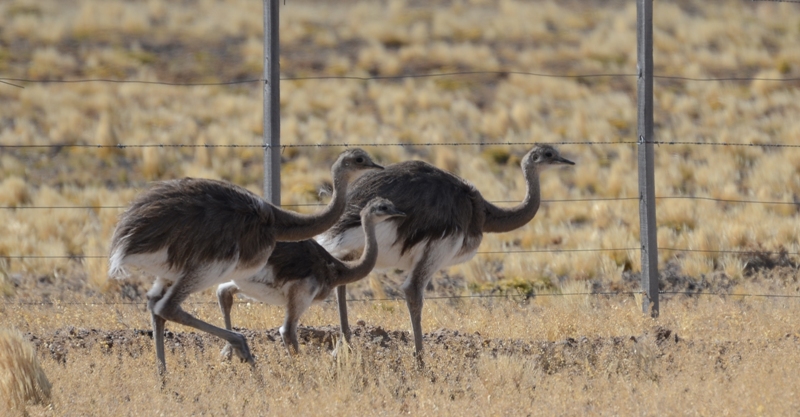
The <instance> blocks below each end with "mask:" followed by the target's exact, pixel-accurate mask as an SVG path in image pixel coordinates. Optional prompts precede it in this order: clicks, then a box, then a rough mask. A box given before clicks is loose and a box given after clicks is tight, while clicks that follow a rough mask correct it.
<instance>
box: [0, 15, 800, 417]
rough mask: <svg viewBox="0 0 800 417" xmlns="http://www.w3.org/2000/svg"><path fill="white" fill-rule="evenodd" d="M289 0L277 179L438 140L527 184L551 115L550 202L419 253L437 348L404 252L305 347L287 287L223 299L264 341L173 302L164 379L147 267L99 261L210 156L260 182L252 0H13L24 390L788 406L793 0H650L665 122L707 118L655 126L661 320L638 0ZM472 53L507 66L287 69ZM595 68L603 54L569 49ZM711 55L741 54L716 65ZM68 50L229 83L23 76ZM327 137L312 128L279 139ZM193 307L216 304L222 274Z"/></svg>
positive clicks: (447, 149)
mask: <svg viewBox="0 0 800 417" xmlns="http://www.w3.org/2000/svg"><path fill="white" fill-rule="evenodd" d="M280 7H281V11H280V13H281V34H280V36H281V48H282V49H281V74H282V77H284V78H293V80H288V79H287V80H284V81H282V82H281V129H282V130H281V140H282V143H283V144H286V145H290V146H289V147H287V148H286V149H285V150H284V151H283V155H282V157H283V168H282V197H283V201H282V203H283V204H284V206H286V207H288V208H292V209H297V210H301V211H308V210H314V209H316V206H315V205H316V204H319V203H324V202H325V201H326V200H325V197H320V196H319V193H318V191H319V189H320V188H324V187H325V186H327V185H328V184H329V182H330V172H329V167H330V164H331V163H332V161H333V159H334V158H335V156H336V155H337V154H338V153H339V152H340V151H341V150H342V149H343V148H342V147H341V146H327V145H337V144H344V143H347V144H351V145H359V144H360V145H364V146H365V149H366V150H367V151H368V152H370V153H371V154H372V155H373V156H374V157H375V158H376V159H377V160H379V161H380V162H381V163H384V164H389V163H393V162H398V161H403V160H408V159H422V160H425V161H428V162H430V163H433V164H435V165H437V166H439V167H441V168H445V169H448V170H450V171H453V172H455V173H457V174H459V175H461V176H462V177H464V178H466V179H468V180H470V181H471V182H473V183H474V184H475V186H476V187H477V188H478V189H479V190H481V191H482V193H483V194H484V196H486V197H487V199H489V200H492V201H499V202H501V203H498V204H513V203H514V202H516V201H519V200H520V199H522V197H523V195H524V180H523V178H522V175H521V171H520V169H519V166H518V162H519V157H520V156H521V155H522V154H523V153H524V152H525V151H526V150H527V149H528V148H529V147H530V146H531V145H513V146H509V145H503V144H498V143H500V142H514V143H526V144H532V143H534V142H551V143H563V142H567V143H568V144H561V145H559V149H560V150H561V151H562V153H564V154H565V156H567V157H568V158H570V159H572V160H574V161H575V162H576V163H577V165H576V166H574V167H570V168H563V169H558V170H551V171H547V172H545V173H544V174H543V176H542V195H543V199H545V200H551V201H546V202H545V203H543V204H542V207H541V209H540V211H539V213H538V214H537V216H536V217H535V218H534V220H533V221H532V222H531V223H530V224H529V225H527V226H525V227H523V228H521V229H520V230H518V231H516V232H513V233H507V234H500V235H488V236H485V238H484V243H483V245H482V246H481V249H480V251H481V252H487V253H479V254H478V255H477V256H476V257H475V259H473V260H472V261H471V262H469V263H466V264H463V265H460V266H456V267H453V268H450V269H449V270H447V271H443V273H440V274H437V276H436V278H434V282H433V285H432V288H430V289H429V291H428V294H427V295H428V296H429V297H430V300H429V301H427V302H426V307H425V311H424V313H423V328H424V330H425V331H426V332H427V334H426V340H425V346H426V349H427V351H426V353H425V362H426V368H425V369H424V370H418V369H416V367H415V365H414V361H413V359H412V351H413V344H412V343H411V342H410V337H409V328H410V326H409V323H408V318H407V312H406V308H405V303H404V302H403V301H402V300H397V298H398V297H399V295H400V293H399V291H398V285H399V283H400V282H401V281H402V275H401V274H398V273H394V272H390V273H386V274H372V275H371V276H370V277H369V278H367V279H365V280H364V281H363V282H361V283H359V284H357V285H354V286H352V287H351V288H349V293H350V296H351V297H352V298H354V299H357V300H360V301H354V302H351V303H350V311H351V313H350V316H351V322H352V324H353V328H354V331H355V335H354V340H353V346H352V349H351V350H345V351H344V353H342V354H339V355H338V356H336V357H334V356H333V355H331V348H332V346H333V344H335V343H336V337H337V331H338V327H337V326H335V325H336V323H337V322H338V319H337V315H336V309H335V304H334V303H331V302H326V303H323V304H322V305H320V306H317V307H312V308H311V310H310V311H309V312H308V313H306V315H305V316H304V317H303V320H302V322H301V339H302V344H301V350H302V353H301V354H300V355H299V356H297V357H294V358H292V357H289V356H288V355H287V354H286V351H285V349H284V348H283V346H282V344H281V343H280V337H279V336H278V333H277V327H278V326H279V325H280V323H281V321H282V317H283V311H282V309H281V308H278V307H273V306H265V305H261V304H256V303H252V304H251V303H247V302H245V301H240V302H238V303H237V305H236V306H235V307H234V310H233V320H234V325H235V326H237V327H239V328H241V329H242V331H243V332H244V333H245V334H246V335H247V336H248V340H249V342H250V344H251V348H252V349H253V350H254V353H255V355H256V356H257V362H258V366H257V368H256V369H255V370H251V369H250V368H248V367H247V366H246V365H243V364H239V363H229V362H222V361H220V359H219V351H220V349H221V348H222V342H220V341H219V340H217V339H214V338H213V337H210V336H207V335H205V334H198V333H196V332H194V331H193V330H192V329H187V328H184V327H181V326H178V325H174V324H172V323H170V324H168V325H167V328H168V331H169V333H168V335H167V343H168V347H167V366H168V368H169V370H170V372H169V374H168V375H167V377H166V379H165V382H164V383H163V384H162V382H161V381H160V379H159V378H158V376H157V375H156V372H155V369H156V367H155V354H154V351H153V347H152V340H151V334H150V333H148V331H149V329H150V324H149V314H148V312H147V311H146V309H145V306H144V304H143V300H144V292H146V291H147V289H148V286H149V282H150V281H149V279H150V278H149V277H146V276H134V277H132V278H130V279H128V280H126V281H110V280H109V279H108V278H107V276H106V268H107V262H106V260H105V256H106V255H107V252H108V241H109V238H110V236H111V233H112V231H113V229H114V226H115V224H116V218H117V216H118V215H119V213H120V212H121V210H122V209H123V208H124V206H125V205H126V204H127V203H128V202H129V201H130V200H131V199H132V198H133V196H134V195H136V194H137V193H138V192H139V191H141V190H142V189H144V188H145V187H146V186H147V184H148V183H149V182H150V181H154V180H163V179H171V178H180V177H184V176H195V177H206V178H218V179H225V180H228V181H232V182H235V183H237V184H240V185H243V186H246V187H248V188H249V189H251V190H253V191H255V192H257V193H261V191H260V190H261V187H262V176H263V152H262V149H261V148H259V147H228V146H219V145H259V144H260V143H261V134H262V93H261V86H260V84H259V83H258V82H244V81H247V80H252V79H258V78H259V77H260V76H261V71H262V59H263V55H262V38H261V30H262V3H261V2H260V1H257V0H233V1H213V0H197V1H181V2H170V1H166V0H142V1H138V0H125V1H123V0H102V1H100V0H97V1H88V0H36V1H34V0H25V1H23V0H6V1H3V2H0V146H2V147H0V297H2V298H0V312H1V313H0V317H2V326H3V327H8V328H11V329H16V330H19V331H20V332H23V334H24V335H25V337H27V338H28V340H30V341H31V343H32V344H33V345H34V346H35V347H36V349H37V353H38V355H39V359H40V361H41V363H42V367H43V369H44V370H45V372H46V373H47V377H48V378H49V380H50V382H51V383H52V404H51V405H50V406H31V407H28V409H27V412H28V413H29V414H30V415H54V416H55V415H58V416H61V415H76V416H77V415H107V414H108V413H109V412H110V413H113V414H114V415H268V414H269V415H273V414H274V415H286V414H289V413H291V414H296V415H311V414H320V413H323V414H344V415H351V414H356V413H358V414H365V413H366V414H387V415H396V414H408V413H410V414H414V415H465V414H471V415H473V414H474V415H526V414H531V415H575V414H586V415H632V414H633V415H655V414H668V415H674V414H691V415H787V414H796V412H797V410H798V409H800V400H798V398H800V397H798V393H800V378H798V376H797V369H798V366H799V365H800V349H799V348H800V315H798V314H797V311H798V308H799V307H800V298H797V297H800V283H798V258H799V257H798V252H800V242H799V241H798V239H799V238H800V215H799V214H798V202H800V118H798V117H797V116H798V115H799V114H800V5H798V4H789V3H775V2H751V1H744V0H740V1H715V2H705V1H699V0H695V1H691V0H686V1H677V0H676V1H661V0H659V1H656V2H655V3H654V28H655V29H654V35H655V42H654V43H655V66H656V74H657V75H658V76H660V77H659V78H657V79H656V82H655V108H656V112H655V120H656V129H655V134H656V140H658V141H665V142H703V143H705V144H704V145H697V144H681V145H670V144H664V145H659V146H658V147H657V148H656V150H655V155H656V187H657V193H656V194H657V196H659V197H661V198H660V199H659V200H658V203H657V220H658V224H659V229H658V240H659V247H660V248H662V250H661V251H660V254H659V266H660V269H661V271H662V280H661V287H662V289H663V290H664V291H665V292H667V293H666V294H664V299H663V301H662V306H661V307H662V308H661V316H660V317H659V318H658V319H651V318H649V317H648V316H646V315H643V314H642V313H641V311H640V304H641V299H640V295H638V294H637V291H638V288H639V282H638V280H639V271H640V254H639V251H638V250H635V249H634V248H637V247H639V220H638V202H637V201H636V200H635V198H636V197H637V195H638V192H637V176H636V175H637V174H636V168H637V167H636V147H635V145H632V144H631V142H634V141H635V140H636V123H637V120H636V78H635V77H634V76H633V74H635V73H636V53H635V51H636V27H635V25H636V8H635V2H634V1H633V0H628V1H617V0H590V1H580V2H578V1H566V2H556V1H544V0H526V1H499V2H496V1H481V0H474V1H431V2H419V1H408V2H404V1H379V0H363V1H339V2H318V1H304V0H289V1H287V2H286V4H285V5H284V4H283V3H281V6H280ZM464 71H466V72H470V71H471V72H480V71H486V72H501V73H499V74H498V73H484V74H472V75H457V76H441V77H418V78H416V77H411V78H384V79H373V80H369V81H363V80H355V79H305V80H298V79H297V78H304V77H323V76H354V77H374V76H379V77H393V76H399V75H409V74H436V73H445V72H464ZM515 72H528V73H538V74H551V75H560V76H569V77H549V76H536V75H525V74H515ZM598 74H606V75H608V76H590V77H575V76H577V75H598ZM720 78H726V79H727V78H736V80H728V81H714V80H709V79H720ZM80 79H104V80H138V81H148V82H162V83H194V84H197V83H208V84H214V83H225V82H232V81H242V83H238V84H231V85H205V86H197V85H195V86H176V85H162V84H154V83H115V82H107V81H106V82H100V81H96V82H80V83H41V82H30V81H25V80H58V81H65V80H80ZM781 80H783V81H781ZM21 87H24V88H21ZM598 142H602V144H600V143H598ZM399 143H402V144H405V145H406V146H397V145H396V144H399ZM475 143H484V144H487V145H484V146H478V145H473V144H475ZM116 144H124V145H161V144H163V145H192V146H191V147H177V146H168V147H158V146H149V147H126V148H116V147H113V146H112V145H116ZM206 144H208V145H215V147H196V146H195V145H206ZM316 144H322V145H326V146H323V147H315V146H310V147H305V146H292V145H316ZM375 144H384V145H386V146H367V145H375ZM457 144H464V145H461V146H458V145H457ZM466 144H470V145H466ZM712 144H726V145H724V146H712ZM743 144H753V145H757V146H735V145H743ZM31 145H45V146H41V147H35V146H31ZM50 145H56V146H50ZM73 145H103V146H104V147H96V146H73ZM769 145H790V146H781V147H778V146H769ZM687 196H691V197H695V198H681V197H687ZM627 198H634V199H630V200H628V199H627ZM565 200H572V201H565ZM720 200H725V201H720ZM742 201H755V203H744V202H742ZM764 202H769V203H770V204H766V203H764ZM610 249H616V250H610ZM676 249H680V250H676ZM540 250H545V251H547V250H567V251H565V252H533V251H540ZM569 250H573V251H569ZM574 250H587V251H574ZM600 293H602V294H600ZM712 294H713V295H712ZM763 295H772V296H770V297H765V296H763ZM488 296H492V297H491V298H490V297H488ZM436 297H439V298H436ZM447 297H450V298H447ZM453 297H461V298H453ZM376 299H378V301H374V300H376ZM185 307H186V309H187V310H188V311H190V312H192V313H193V314H197V315H198V317H200V318H203V319H205V320H208V321H210V322H212V323H216V324H218V325H221V323H222V319H221V314H220V313H219V312H218V309H217V307H216V305H215V297H214V296H213V291H211V290H209V291H207V292H205V293H201V294H196V295H194V296H193V297H192V298H191V299H190V300H189V301H188V302H187V303H186V304H185Z"/></svg>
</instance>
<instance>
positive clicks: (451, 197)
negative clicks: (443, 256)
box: [328, 161, 486, 252]
mask: <svg viewBox="0 0 800 417" xmlns="http://www.w3.org/2000/svg"><path fill="white" fill-rule="evenodd" d="M375 197H383V198H386V199H388V200H390V201H392V202H393V203H394V205H395V207H397V209H398V210H400V211H402V212H404V213H406V217H399V218H396V219H388V220H387V221H390V222H395V224H396V225H397V232H398V238H397V242H395V244H398V243H400V244H402V245H403V247H402V252H405V251H407V250H408V249H410V248H411V247H413V246H414V245H416V244H417V243H420V242H422V241H423V240H426V239H429V238H434V239H442V238H445V237H448V236H451V235H454V234H456V233H464V234H465V236H480V235H481V233H482V227H483V223H484V221H485V216H486V213H485V208H484V204H483V197H481V195H480V193H479V192H478V191H477V190H476V189H475V187H473V186H472V185H471V184H468V183H467V182H465V181H464V180H462V179H461V178H459V177H457V176H455V175H453V174H451V173H449V172H446V171H443V170H441V169H439V168H436V167H434V166H432V165H430V164H427V163H425V162H422V161H407V162H401V163H397V164H392V165H389V166H387V167H386V168H385V169H384V170H381V171H369V172H367V173H365V174H364V175H362V176H361V177H360V178H359V179H358V180H356V181H355V182H354V183H353V185H352V186H351V187H350V190H349V192H348V194H347V208H346V209H345V212H344V214H343V215H342V217H341V218H340V219H339V221H338V222H337V223H336V225H334V226H333V228H331V230H330V231H329V232H328V233H330V234H331V236H334V237H335V236H336V235H339V234H341V233H344V232H345V231H346V230H348V229H350V228H353V227H360V225H361V216H360V214H359V213H360V211H361V209H362V208H363V207H364V206H365V205H366V204H367V203H368V202H369V201H370V200H372V199H373V198H375Z"/></svg>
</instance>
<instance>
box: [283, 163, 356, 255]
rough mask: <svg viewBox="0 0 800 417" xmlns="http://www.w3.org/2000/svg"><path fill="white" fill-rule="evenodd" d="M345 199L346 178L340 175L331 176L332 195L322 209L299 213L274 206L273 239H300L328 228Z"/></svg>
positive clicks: (341, 210) (342, 207) (340, 211)
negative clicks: (314, 211)
mask: <svg viewBox="0 0 800 417" xmlns="http://www.w3.org/2000/svg"><path fill="white" fill-rule="evenodd" d="M346 199H347V180H346V179H344V178H342V176H341V175H337V176H334V178H333V196H332V197H331V201H330V202H329V203H328V205H327V206H325V208H324V209H322V210H320V211H318V212H316V213H312V214H301V213H297V212H294V211H290V210H283V209H281V208H278V207H275V239H277V240H278V241H300V240H305V239H311V238H312V237H314V236H316V235H318V234H320V233H322V232H324V231H326V230H328V229H330V228H331V227H332V226H333V225H334V224H335V223H336V221H337V220H339V217H341V215H342V213H344V208H345V205H346Z"/></svg>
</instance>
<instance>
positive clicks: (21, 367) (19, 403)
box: [0, 329, 51, 412]
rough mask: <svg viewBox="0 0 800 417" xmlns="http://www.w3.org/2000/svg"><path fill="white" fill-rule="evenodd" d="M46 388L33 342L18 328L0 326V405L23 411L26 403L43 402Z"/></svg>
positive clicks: (47, 395) (43, 403) (37, 403)
mask: <svg viewBox="0 0 800 417" xmlns="http://www.w3.org/2000/svg"><path fill="white" fill-rule="evenodd" d="M50 389H51V385H50V381H48V380H47V376H46V375H45V373H44V370H43V369H42V367H41V365H39V360H38V359H37V358H36V351H35V350H34V349H33V346H31V344H30V343H28V342H27V341H25V339H24V338H23V337H22V335H21V334H19V332H17V331H14V330H8V329H0V397H1V398H0V400H2V404H0V405H2V406H4V407H5V408H6V409H7V410H9V411H14V410H17V411H23V412H24V410H25V406H26V405H27V404H33V405H46V404H48V402H49V401H50Z"/></svg>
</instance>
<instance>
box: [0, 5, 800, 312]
mask: <svg viewBox="0 0 800 417" xmlns="http://www.w3.org/2000/svg"><path fill="white" fill-rule="evenodd" d="M754 1H772V2H786V3H800V1H793V0H754ZM510 76H521V77H541V78H561V79H593V78H621V79H635V78H636V77H638V76H639V74H637V73H635V72H609V73H596V72H592V73H582V74H580V73H579V74H568V73H563V74H562V73H548V72H543V71H542V72H539V71H522V70H518V69H512V68H508V69H502V70H497V71H483V70H474V71H473V70H465V71H441V72H424V73H403V74H398V75H370V76H361V75H326V74H321V75H308V76H306V75H303V76H291V75H285V76H283V77H281V79H280V80H281V81H282V82H299V81H313V80H319V81H324V80H329V81H331V82H345V81H358V82H391V81H399V80H406V79H428V78H452V77H495V78H505V77H510ZM654 78H655V79H656V80H662V81H678V82H709V83H720V82H730V83H746V82H755V81H760V82H775V83H785V84H788V85H790V86H792V87H797V86H800V77H760V76H740V75H725V76H716V77H689V76H683V75H677V74H659V75H655V76H654ZM265 82H266V79H264V78H261V77H258V78H245V79H232V80H223V81H218V82H198V81H188V80H187V81H175V82H171V81H151V80H137V79H117V78H107V77H103V78H75V79H43V78H24V77H0V84H3V85H6V86H8V87H10V88H25V87H26V84H38V85H49V84H85V83H109V84H138V85H144V86H147V85H160V86H174V87H203V86H221V87H225V86H236V85H246V84H263V83H265ZM548 143H552V144H556V145H564V146H570V145H575V146H618V145H627V146H633V145H638V144H639V142H638V141H632V140H627V139H626V138H622V137H620V138H614V139H608V140H599V141H560V142H548ZM653 143H654V144H655V145H660V146H710V147H718V146H721V147H756V148H765V149H796V148H800V143H757V142H750V143H737V142H726V141H716V140H713V139H710V138H702V137H698V138H697V139H696V140H688V141H687V140H682V141H654V142H653ZM535 144H537V142H531V141H502V140H488V141H483V140H482V141H459V142H422V143H410V142H408V143H406V142H382V143H346V142H339V143H314V144H301V143H296V144H281V145H280V147H279V148H280V149H282V150H286V149H292V148H331V147H350V146H359V147H423V148H424V147H438V146H452V147H462V146H521V145H525V146H532V145H535ZM64 148H76V149H96V150H101V149H119V150H126V149H134V150H135V149H147V148H162V149H201V148H206V149H216V148H223V149H258V148H261V149H264V150H266V149H269V148H270V146H269V145H266V144H248V143H242V144H222V143H206V144H172V143H128V142H124V143H117V144H102V143H47V144H11V143H0V149H8V150H13V149H33V150H37V149H45V150H52V149H56V150H60V149H64ZM656 199H661V200H667V199H670V200H677V199H686V200H695V201H709V202H718V203H730V204H765V205H766V204H768V205H795V206H798V205H800V202H798V201H769V200H747V199H724V198H714V197H706V196H680V195H676V196H660V197H656ZM639 200H640V198H639V197H611V198H594V197H587V198H572V199H555V200H543V203H554V204H557V203H568V202H615V201H639ZM492 202H494V203H517V202H518V201H514V200H495V201H492ZM321 205H322V204H319V203H309V204H287V205H285V207H313V206H321ZM124 208H125V206H117V205H109V206H105V205H75V206H68V205H39V206H36V205H22V206H0V210H6V211H19V210H75V209H87V210H121V209H124ZM641 249H642V248H641V247H619V248H543V249H508V250H487V251H479V252H477V254H478V255H492V254H503V255H513V254H536V253H541V254H556V253H582V252H617V251H639V250H641ZM658 249H659V250H661V251H667V252H679V253H713V254H732V255H754V254H758V255H770V256H772V255H780V256H800V253H797V252H788V251H754V250H740V249H719V250H699V249H691V248H674V247H660V248H658ZM105 258H107V256H106V255H95V254H90V255H23V254H18V255H0V259H17V260H33V259H65V260H70V261H82V260H86V259H105ZM635 294H638V293H635V292H614V293H594V292H591V293H569V294H555V293H554V294H536V296H537V297H538V296H567V295H574V296H578V295H583V296H632V295H635ZM662 294H675V295H677V294H690V295H709V296H710V295H716V296H725V295H730V296H732V295H735V296H742V297H772V298H800V295H799V296H787V295H770V294H722V293H702V292H662ZM453 298H474V299H481V298H509V296H508V295H475V296H457V297H426V299H428V300H435V299H453ZM399 300H401V299H397V298H391V299H353V300H350V301H399ZM6 304H19V305H42V304H41V303H31V304H27V303H6ZM57 304H59V303H53V304H45V305H57ZM63 304H70V303H63ZM76 304H79V303H76ZM91 304H98V303H91ZM101 304H102V303H101ZM108 304H120V303H108ZM121 304H136V305H143V304H144V303H135V302H132V303H121Z"/></svg>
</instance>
